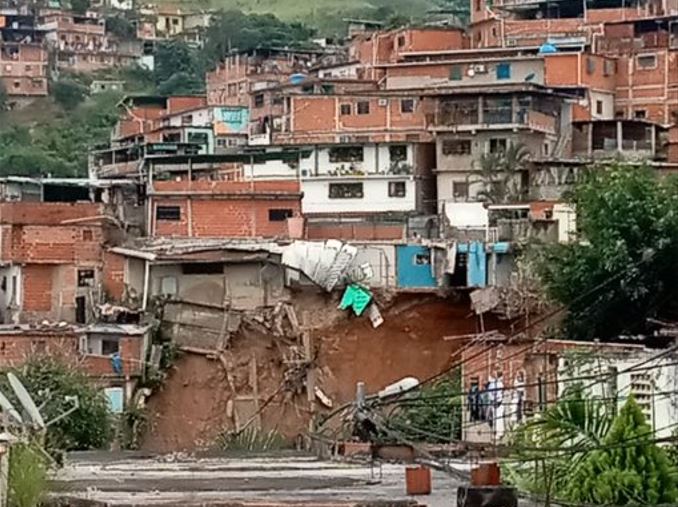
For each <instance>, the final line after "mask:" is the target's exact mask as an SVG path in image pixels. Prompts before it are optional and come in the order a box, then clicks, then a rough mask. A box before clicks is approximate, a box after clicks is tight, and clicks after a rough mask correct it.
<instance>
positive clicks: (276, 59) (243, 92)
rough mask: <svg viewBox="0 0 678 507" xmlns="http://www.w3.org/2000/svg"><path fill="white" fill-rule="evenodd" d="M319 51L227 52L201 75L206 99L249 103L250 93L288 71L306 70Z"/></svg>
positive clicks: (216, 102)
mask: <svg viewBox="0 0 678 507" xmlns="http://www.w3.org/2000/svg"><path fill="white" fill-rule="evenodd" d="M322 54H323V52H322V51H300V50H292V49H282V48H269V49H256V50H252V51H249V52H242V53H234V54H230V55H228V56H227V57H226V58H225V59H224V61H223V62H221V64H220V65H219V66H218V67H217V68H216V69H215V70H214V71H211V72H208V73H207V75H206V76H205V81H206V87H207V103H208V104H210V105H225V106H249V105H250V93H252V92H254V91H257V90H263V89H265V88H269V87H273V86H276V85H279V84H281V83H283V82H286V81H287V80H288V78H289V76H290V75H292V74H295V73H304V72H308V71H309V70H310V69H311V67H312V66H313V64H314V63H315V62H316V61H317V60H318V58H319V57H320V56H321V55H322Z"/></svg>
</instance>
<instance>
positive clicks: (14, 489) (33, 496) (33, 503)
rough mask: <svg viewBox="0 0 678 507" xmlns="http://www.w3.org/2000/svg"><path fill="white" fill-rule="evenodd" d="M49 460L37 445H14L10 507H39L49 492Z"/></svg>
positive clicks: (9, 488)
mask: <svg viewBox="0 0 678 507" xmlns="http://www.w3.org/2000/svg"><path fill="white" fill-rule="evenodd" d="M47 465H48V463H47V458H46V456H45V455H44V454H43V453H42V452H41V450H40V447H39V446H38V445H37V444H32V443H17V444H14V445H13V446H12V448H11V450H10V454H9V476H8V484H7V490H8V491H7V493H8V495H7V496H8V499H7V500H8V502H7V503H8V505H9V507H38V505H41V502H42V500H43V498H44V496H45V494H46V492H47V468H48V467H47Z"/></svg>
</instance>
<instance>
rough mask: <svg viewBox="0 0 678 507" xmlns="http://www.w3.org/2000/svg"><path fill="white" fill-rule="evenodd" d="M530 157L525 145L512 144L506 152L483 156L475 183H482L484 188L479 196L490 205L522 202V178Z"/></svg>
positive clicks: (479, 162) (479, 160) (479, 161)
mask: <svg viewBox="0 0 678 507" xmlns="http://www.w3.org/2000/svg"><path fill="white" fill-rule="evenodd" d="M529 156H530V152H529V150H528V149H527V148H526V147H525V146H524V145H523V144H511V145H510V146H509V147H508V148H507V149H506V150H505V151H498V152H495V153H484V154H483V155H481V157H480V158H479V159H478V164H477V166H478V167H477V169H478V179H477V180H475V181H477V182H480V183H482V184H483V187H484V188H483V190H481V191H480V192H478V196H479V197H480V198H482V199H483V200H484V201H485V202H487V203H489V204H507V203H514V202H521V201H522V197H523V195H522V193H521V187H520V184H521V181H520V177H521V173H522V171H524V170H525V169H526V166H527V161H528V159H529ZM471 183H473V181H471Z"/></svg>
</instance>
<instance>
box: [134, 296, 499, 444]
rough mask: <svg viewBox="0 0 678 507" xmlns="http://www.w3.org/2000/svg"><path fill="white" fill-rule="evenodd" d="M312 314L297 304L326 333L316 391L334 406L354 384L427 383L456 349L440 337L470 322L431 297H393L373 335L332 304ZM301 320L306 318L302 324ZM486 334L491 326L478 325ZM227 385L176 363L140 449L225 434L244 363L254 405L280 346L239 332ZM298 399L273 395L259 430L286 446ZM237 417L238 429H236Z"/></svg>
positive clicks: (205, 363) (460, 305)
mask: <svg viewBox="0 0 678 507" xmlns="http://www.w3.org/2000/svg"><path fill="white" fill-rule="evenodd" d="M317 301H318V303H317V304H318V307H317V308H314V307H312V306H310V305H308V304H305V306H304V309H305V310H306V311H307V312H309V313H310V314H311V315H310V320H311V321H313V323H314V324H315V323H317V322H327V323H332V324H328V327H325V328H321V329H316V330H315V331H313V332H312V335H313V344H314V347H315V349H316V353H317V360H316V362H317V366H318V368H319V375H318V376H319V383H320V385H321V387H322V389H323V391H324V392H325V393H326V394H327V395H328V396H329V397H330V398H331V399H332V400H333V402H334V403H335V406H336V405H338V404H341V403H344V402H346V401H349V400H351V399H352V398H353V397H354V395H355V386H356V383H357V382H358V381H363V382H365V383H366V385H367V389H368V392H375V391H378V390H380V389H382V388H384V387H385V386H387V385H388V384H390V383H392V382H394V381H396V380H398V379H400V378H402V377H405V376H415V377H417V378H419V379H424V378H427V377H429V376H431V375H434V374H436V373H438V372H440V371H442V370H443V369H445V368H447V367H449V366H450V365H451V364H452V361H453V357H452V356H453V353H454V352H455V350H457V349H458V348H459V347H460V346H461V345H462V344H463V341H460V340H454V341H445V340H444V337H445V336H451V335H463V334H467V333H473V332H476V331H477V329H476V327H477V320H476V318H475V317H474V316H473V315H472V314H471V312H470V311H469V306H468V303H467V302H466V301H465V300H461V301H457V300H452V299H443V298H436V297H432V296H422V295H409V296H399V297H398V298H396V300H394V301H393V302H392V304H391V305H390V306H389V307H388V308H387V309H386V310H384V311H383V312H382V313H383V316H384V319H385V322H384V324H383V325H382V326H381V327H379V328H377V329H373V328H372V325H371V323H370V321H369V320H368V319H367V318H366V317H355V316H351V315H349V313H348V312H346V313H344V314H339V319H337V318H336V317H337V315H336V310H335V309H336V303H335V302H334V301H332V300H330V299H325V300H322V299H318V300H317ZM306 317H307V318H308V317H309V315H307V316H306ZM486 325H487V328H488V329H491V328H493V327H494V326H496V323H493V322H486ZM232 343H233V348H232V349H231V350H230V351H229V353H228V357H229V364H230V379H229V378H227V376H226V374H225V370H224V368H223V366H222V365H221V364H220V362H219V361H217V360H212V359H207V358H205V357H202V356H195V355H184V356H182V357H181V359H179V360H178V362H177V363H176V364H175V366H174V368H173V370H172V372H171V374H170V376H169V378H168V380H167V382H166V383H165V385H164V387H163V388H162V389H161V390H160V391H159V392H158V393H156V394H154V395H153V396H152V398H151V400H150V401H149V431H148V432H147V435H146V437H145V438H144V445H143V447H144V449H145V450H151V451H163V452H169V451H178V450H193V449H196V448H201V447H209V446H210V445H212V444H213V442H214V440H215V438H216V437H217V435H218V434H219V433H220V432H221V431H223V430H224V429H225V428H232V427H233V420H232V419H230V418H229V416H228V412H229V411H228V409H227V404H228V401H229V400H230V399H231V398H232V389H231V385H233V386H234V387H235V390H236V392H237V395H238V396H239V397H240V398H242V397H247V396H251V395H252V386H251V384H250V382H249V379H250V373H251V358H252V357H253V356H254V357H256V360H257V378H258V390H259V397H260V399H261V400H266V399H267V398H268V397H269V395H271V394H272V393H274V392H275V391H276V390H277V389H278V387H279V385H280V382H281V380H282V376H283V360H282V353H283V351H285V350H286V347H285V345H284V344H283V343H282V342H281V339H279V338H274V337H272V336H265V335H262V334H257V333H252V332H245V333H243V334H242V335H240V336H238V337H235V338H234V339H233V341H232ZM308 418H309V412H308V410H307V402H306V397H305V395H297V396H294V397H292V396H289V395H288V396H283V395H279V396H276V397H275V398H274V401H273V402H272V403H271V404H270V405H269V406H268V407H267V408H266V410H265V411H264V412H263V417H262V426H263V427H264V428H275V429H276V430H278V431H280V432H281V433H283V434H284V435H286V436H288V437H290V438H293V437H295V436H297V435H299V434H301V433H303V432H304V431H305V429H306V428H307V427H308ZM242 419H243V417H241V420H240V422H241V424H242V423H243V420H242Z"/></svg>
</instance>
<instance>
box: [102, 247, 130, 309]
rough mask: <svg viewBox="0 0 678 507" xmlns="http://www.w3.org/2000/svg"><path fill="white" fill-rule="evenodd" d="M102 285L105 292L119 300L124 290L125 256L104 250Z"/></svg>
mask: <svg viewBox="0 0 678 507" xmlns="http://www.w3.org/2000/svg"><path fill="white" fill-rule="evenodd" d="M103 286H104V291H106V294H107V295H108V296H109V297H111V298H113V299H114V300H115V301H120V300H121V299H122V295H123V293H124V291H125V258H124V257H123V256H122V255H118V254H114V253H112V252H104V264H103Z"/></svg>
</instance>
